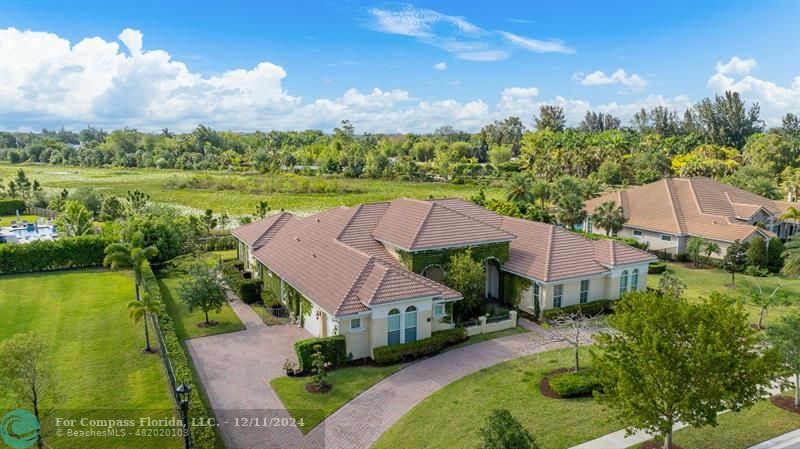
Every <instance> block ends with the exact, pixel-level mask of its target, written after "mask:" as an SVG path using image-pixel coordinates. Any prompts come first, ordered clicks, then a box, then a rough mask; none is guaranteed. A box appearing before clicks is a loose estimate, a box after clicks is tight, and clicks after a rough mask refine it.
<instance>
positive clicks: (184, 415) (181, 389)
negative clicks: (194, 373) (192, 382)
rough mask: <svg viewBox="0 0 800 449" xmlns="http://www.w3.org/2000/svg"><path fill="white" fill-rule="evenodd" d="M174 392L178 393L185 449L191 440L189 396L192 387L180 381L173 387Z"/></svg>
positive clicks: (188, 448)
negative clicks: (176, 386)
mask: <svg viewBox="0 0 800 449" xmlns="http://www.w3.org/2000/svg"><path fill="white" fill-rule="evenodd" d="M175 392H176V393H178V399H180V406H181V420H182V421H183V444H184V447H185V449H190V448H191V442H190V438H189V397H190V396H191V394H192V387H190V386H188V385H186V384H185V383H181V384H180V385H178V388H176V389H175Z"/></svg>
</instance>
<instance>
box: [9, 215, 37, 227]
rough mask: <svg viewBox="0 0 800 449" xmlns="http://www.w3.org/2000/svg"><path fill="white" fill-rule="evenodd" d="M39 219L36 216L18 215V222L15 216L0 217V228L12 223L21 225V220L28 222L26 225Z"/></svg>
mask: <svg viewBox="0 0 800 449" xmlns="http://www.w3.org/2000/svg"><path fill="white" fill-rule="evenodd" d="M38 219H39V217H38V216H36V215H20V216H19V220H17V216H16V215H0V227H2V226H11V222H12V221H18V222H19V223H22V220H28V223H33V222H35V221H37V220H38Z"/></svg>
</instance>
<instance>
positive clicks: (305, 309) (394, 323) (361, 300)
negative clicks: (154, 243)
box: [233, 198, 656, 358]
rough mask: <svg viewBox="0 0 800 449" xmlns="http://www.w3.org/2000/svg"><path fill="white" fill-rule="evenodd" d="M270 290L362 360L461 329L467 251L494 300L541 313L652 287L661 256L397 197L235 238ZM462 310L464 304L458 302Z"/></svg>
mask: <svg viewBox="0 0 800 449" xmlns="http://www.w3.org/2000/svg"><path fill="white" fill-rule="evenodd" d="M233 235H234V236H236V238H237V239H239V246H238V254H239V258H240V260H242V261H243V262H244V263H245V264H246V266H247V267H249V269H250V270H252V271H253V272H254V273H255V274H256V275H257V276H259V277H260V278H262V279H264V282H265V288H266V289H269V290H271V291H272V292H274V294H275V296H276V297H278V298H281V300H282V301H283V302H284V304H287V305H288V304H299V307H298V306H295V307H296V308H297V309H299V310H294V312H295V313H299V316H301V317H302V318H301V321H302V325H303V327H305V329H307V330H308V331H309V332H310V333H311V334H312V335H315V336H320V337H323V336H329V335H336V334H344V335H345V336H346V339H347V350H348V352H349V353H352V354H353V357H354V358H362V357H371V356H372V350H373V349H374V348H377V347H380V346H384V345H392V344H399V343H404V342H409V341H414V340H419V339H423V338H427V337H429V336H430V335H431V333H432V332H435V331H437V330H442V329H447V328H450V327H452V326H453V324H452V322H451V321H452V320H451V319H450V315H451V313H452V307H458V304H457V301H458V300H460V299H462V297H461V295H460V294H459V293H458V292H456V291H453V290H451V289H449V288H447V287H446V286H444V285H443V284H442V281H443V279H444V278H445V276H446V273H447V269H448V264H449V261H450V257H451V256H452V255H453V254H454V253H456V252H458V251H463V250H464V249H466V248H471V249H472V254H473V257H474V258H475V259H476V260H478V261H480V262H481V263H482V264H483V266H484V269H485V272H486V281H485V282H486V284H485V286H484V291H485V296H486V297H487V298H493V299H497V300H504V301H505V300H510V302H516V301H515V300H518V301H519V308H520V309H521V310H523V311H526V312H528V313H532V314H540V313H541V312H542V311H544V310H546V309H549V308H553V307H564V306H567V305H572V304H578V303H581V302H584V303H585V302H589V301H594V300H598V299H616V298H619V296H620V293H622V292H626V291H634V290H643V289H645V288H646V283H647V268H648V263H649V262H651V261H654V260H656V258H655V256H653V255H651V254H649V253H647V252H645V251H641V250H638V249H635V248H632V247H630V246H627V245H624V244H622V243H619V242H617V241H612V240H598V241H593V240H589V239H586V238H584V237H581V236H579V235H577V234H574V233H571V232H568V231H565V230H563V229H559V228H556V227H554V226H551V225H547V224H543V223H537V222H533V221H528V220H522V219H518V218H509V217H503V216H500V215H497V214H495V213H493V212H490V211H488V210H486V209H484V208H482V207H480V206H477V205H475V204H472V203H469V202H466V201H463V200H459V199H442V200H429V201H422V200H414V199H405V198H403V199H397V200H394V201H392V202H388V203H373V204H363V205H361V206H355V207H338V208H334V209H330V210H327V211H325V212H321V213H318V214H315V215H312V216H309V217H305V218H299V217H295V216H292V215H291V214H288V213H281V214H278V215H273V216H271V217H267V218H264V219H262V220H259V221H256V222H253V223H250V224H248V225H245V226H242V227H240V228H238V229H236V230H235V231H234V232H233ZM454 303H455V304H454Z"/></svg>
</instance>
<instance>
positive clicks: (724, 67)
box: [708, 56, 800, 126]
mask: <svg viewBox="0 0 800 449" xmlns="http://www.w3.org/2000/svg"><path fill="white" fill-rule="evenodd" d="M757 65H758V64H757V62H756V60H755V59H740V58H739V57H736V56H734V57H733V58H731V59H730V61H728V62H727V63H726V64H721V63H719V62H718V63H717V67H716V68H717V73H715V74H714V75H713V76H711V78H709V80H708V87H709V89H711V90H712V91H713V92H714V93H716V94H722V93H724V92H725V91H728V90H730V91H734V92H739V95H740V96H741V97H742V98H743V99H744V100H746V101H749V102H758V104H759V105H760V106H761V116H762V118H763V119H764V120H765V121H766V122H767V124H768V125H771V126H775V125H779V124H780V121H781V118H782V117H783V116H784V115H785V114H786V113H787V112H795V113H797V111H800V75H795V77H794V78H793V79H792V83H791V84H790V85H789V86H788V87H784V86H779V85H778V84H776V83H774V82H772V81H766V80H762V79H759V78H756V77H754V76H752V75H747V73H749V72H750V71H751V70H753V69H754V68H755V67H756V66H757ZM736 75H739V76H741V78H739V79H736V78H735V76H736ZM742 75H744V76H742Z"/></svg>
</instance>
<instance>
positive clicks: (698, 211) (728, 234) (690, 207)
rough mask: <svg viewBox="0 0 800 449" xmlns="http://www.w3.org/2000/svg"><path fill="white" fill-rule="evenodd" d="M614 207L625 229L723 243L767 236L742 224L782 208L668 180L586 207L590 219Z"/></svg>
mask: <svg viewBox="0 0 800 449" xmlns="http://www.w3.org/2000/svg"><path fill="white" fill-rule="evenodd" d="M606 201H614V202H615V203H616V204H617V205H621V206H622V207H623V209H624V210H625V218H627V222H626V223H625V226H626V227H631V228H641V229H647V230H652V231H657V232H663V233H667V234H672V235H695V236H700V237H705V238H710V239H715V240H721V241H733V240H737V239H739V240H743V239H746V238H747V237H749V236H750V235H751V234H752V233H754V232H761V233H763V234H765V235H771V233H769V232H768V231H765V230H762V229H759V228H757V227H756V226H754V225H751V224H749V223H747V222H746V221H747V220H749V219H751V218H752V217H753V215H755V214H756V213H758V212H759V211H760V210H764V211H766V212H767V213H768V214H771V215H778V214H780V212H781V210H782V209H783V206H782V205H781V202H779V201H774V200H770V199H768V198H764V197H762V196H759V195H756V194H753V193H750V192H747V191H745V190H742V189H739V188H737V187H734V186H730V185H727V184H723V183H720V182H717V181H714V180H712V179H709V178H703V177H697V178H667V179H662V180H660V181H656V182H654V183H650V184H646V185H643V186H639V187H634V188H631V189H628V190H624V191H619V192H610V193H606V194H605V195H601V196H599V197H597V198H593V199H591V200H589V201H587V202H586V206H585V209H586V211H587V213H589V214H591V213H593V212H594V210H595V209H596V208H597V207H598V206H599V205H600V204H602V203H604V202H606Z"/></svg>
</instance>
